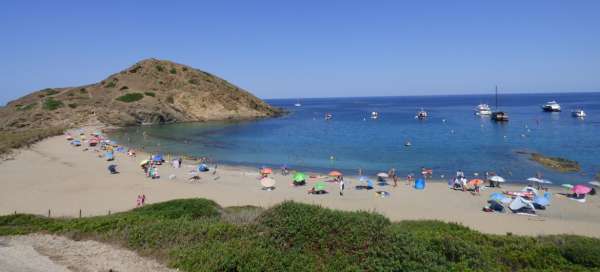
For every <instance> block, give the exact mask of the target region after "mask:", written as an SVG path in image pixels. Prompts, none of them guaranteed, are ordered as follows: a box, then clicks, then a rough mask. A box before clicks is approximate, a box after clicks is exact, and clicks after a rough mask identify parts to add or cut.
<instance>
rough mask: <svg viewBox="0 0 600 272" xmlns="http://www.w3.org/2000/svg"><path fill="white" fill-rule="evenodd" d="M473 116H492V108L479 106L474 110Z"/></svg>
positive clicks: (483, 105) (484, 105)
mask: <svg viewBox="0 0 600 272" xmlns="http://www.w3.org/2000/svg"><path fill="white" fill-rule="evenodd" d="M475 114H476V115H480V116H487V115H491V114H492V108H490V106H489V105H488V104H479V105H477V107H476V108H475Z"/></svg>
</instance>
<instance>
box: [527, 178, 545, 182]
mask: <svg viewBox="0 0 600 272" xmlns="http://www.w3.org/2000/svg"><path fill="white" fill-rule="evenodd" d="M527 180H528V181H531V182H541V181H542V180H541V179H539V178H533V177H532V178H528V179H527Z"/></svg>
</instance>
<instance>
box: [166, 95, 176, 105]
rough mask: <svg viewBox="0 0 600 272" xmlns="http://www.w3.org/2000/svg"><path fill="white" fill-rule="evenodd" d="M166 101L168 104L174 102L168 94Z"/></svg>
mask: <svg viewBox="0 0 600 272" xmlns="http://www.w3.org/2000/svg"><path fill="white" fill-rule="evenodd" d="M167 103H169V104H173V103H175V99H173V96H168V97H167Z"/></svg>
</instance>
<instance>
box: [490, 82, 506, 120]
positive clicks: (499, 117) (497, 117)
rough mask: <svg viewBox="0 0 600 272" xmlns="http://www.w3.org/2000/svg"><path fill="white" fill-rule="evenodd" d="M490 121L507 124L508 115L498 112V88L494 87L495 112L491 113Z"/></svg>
mask: <svg viewBox="0 0 600 272" xmlns="http://www.w3.org/2000/svg"><path fill="white" fill-rule="evenodd" d="M492 120H494V121H496V122H508V113H507V112H504V111H499V110H498V86H496V111H495V112H492Z"/></svg>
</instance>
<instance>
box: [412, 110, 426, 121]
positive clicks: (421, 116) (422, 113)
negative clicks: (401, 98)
mask: <svg viewBox="0 0 600 272" xmlns="http://www.w3.org/2000/svg"><path fill="white" fill-rule="evenodd" d="M427 116H428V114H427V112H426V111H425V110H423V108H421V110H420V111H418V112H417V115H415V118H417V119H421V120H422V119H425V118H427Z"/></svg>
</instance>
